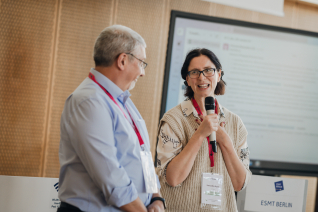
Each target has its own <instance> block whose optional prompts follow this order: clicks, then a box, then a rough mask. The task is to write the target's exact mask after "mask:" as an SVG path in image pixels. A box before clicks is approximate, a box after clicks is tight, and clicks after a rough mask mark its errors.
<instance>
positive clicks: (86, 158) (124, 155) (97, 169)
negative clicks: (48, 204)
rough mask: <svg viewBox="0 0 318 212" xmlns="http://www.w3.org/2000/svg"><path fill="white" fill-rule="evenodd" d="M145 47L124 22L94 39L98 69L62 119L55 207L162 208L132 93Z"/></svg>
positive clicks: (67, 106) (110, 211) (103, 209)
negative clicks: (123, 24)
mask: <svg viewBox="0 0 318 212" xmlns="http://www.w3.org/2000/svg"><path fill="white" fill-rule="evenodd" d="M145 48H146V43H145V41H144V39H143V38H142V37H141V36H140V35H139V34H138V33H137V32H135V31H133V30H131V29H129V28H127V27H124V26H120V25H114V26H110V27H107V28H105V29H104V30H103V31H102V32H101V34H100V35H99V37H98V38H97V40H96V42H95V47H94V60H95V68H94V69H91V71H90V73H89V76H88V77H87V78H86V79H85V80H84V81H83V82H82V83H81V84H80V85H79V86H78V87H77V88H76V90H75V91H74V92H73V93H72V94H71V95H70V96H69V97H68V98H67V100H66V102H65V106H64V110H63V113H62V117H61V141H60V150H59V158H60V165H61V170H60V179H59V198H60V200H61V206H60V208H59V209H58V212H65V211H90V212H91V211H94V212H95V211H96V212H106V211H107V212H113V211H136V212H142V211H145V212H146V211H149V212H152V211H153V212H159V211H164V207H165V206H164V199H163V198H161V197H160V195H159V192H158V188H160V184H159V181H158V178H157V176H155V175H154V174H153V175H152V172H151V173H150V172H149V170H153V163H152V162H150V164H151V166H148V167H143V163H144V162H145V160H146V159H145V158H147V157H145V155H147V153H149V152H150V144H149V136H148V132H147V129H146V125H145V122H144V121H143V119H142V117H141V115H140V114H139V112H138V110H137V108H136V107H135V105H134V104H133V102H132V101H131V99H130V98H129V96H130V93H129V91H128V90H130V89H132V88H133V87H134V85H135V83H136V82H137V79H138V77H142V76H144V75H145V72H144V69H145V68H146V66H147V63H145V62H144V60H145V58H146V52H145ZM148 159H149V154H148ZM144 164H147V163H144ZM148 164H149V161H148ZM148 172H149V173H150V174H147V173H148ZM153 173H154V172H153ZM149 191H155V192H149Z"/></svg>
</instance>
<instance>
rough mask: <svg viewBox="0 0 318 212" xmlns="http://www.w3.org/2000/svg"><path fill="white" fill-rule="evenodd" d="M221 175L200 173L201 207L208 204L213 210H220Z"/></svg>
mask: <svg viewBox="0 0 318 212" xmlns="http://www.w3.org/2000/svg"><path fill="white" fill-rule="evenodd" d="M222 187H223V175H219V174H212V173H202V179H201V208H203V207H206V206H208V205H210V206H211V208H212V209H214V210H222V193H223V192H222V191H223V190H222Z"/></svg>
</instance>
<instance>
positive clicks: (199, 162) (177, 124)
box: [156, 100, 251, 212]
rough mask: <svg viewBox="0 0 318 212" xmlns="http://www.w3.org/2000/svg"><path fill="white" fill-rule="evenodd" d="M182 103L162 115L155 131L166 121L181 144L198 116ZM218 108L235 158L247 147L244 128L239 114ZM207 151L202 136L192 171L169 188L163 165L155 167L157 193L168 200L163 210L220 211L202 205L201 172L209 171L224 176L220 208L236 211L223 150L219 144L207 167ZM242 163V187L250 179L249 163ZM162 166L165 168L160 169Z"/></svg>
mask: <svg viewBox="0 0 318 212" xmlns="http://www.w3.org/2000/svg"><path fill="white" fill-rule="evenodd" d="M188 101H190V100H188ZM181 104H182V103H181ZM181 104H179V105H178V106H176V107H174V108H172V109H171V110H169V111H168V112H167V113H166V114H165V115H164V116H163V118H162V119H161V121H160V124H159V131H158V133H160V127H161V126H162V125H163V124H164V123H167V124H168V125H169V126H170V128H171V129H172V130H173V132H174V133H175V134H176V136H177V137H178V139H179V141H180V142H181V143H182V145H183V147H184V146H185V145H187V143H188V141H189V140H190V138H191V137H192V135H193V133H194V132H195V129H196V128H198V124H197V123H196V122H195V119H198V115H197V113H196V111H195V110H194V108H191V109H192V110H193V113H191V114H189V113H188V112H189V111H184V108H182V106H181ZM182 109H183V110H182ZM218 111H219V117H220V118H219V122H220V123H221V122H225V124H226V125H225V130H226V132H227V133H228V135H229V136H230V138H231V140H232V143H233V146H234V149H235V150H236V152H237V155H238V157H240V154H241V147H242V146H243V145H244V144H245V145H244V146H246V137H247V130H246V128H245V126H244V124H243V122H242V120H241V119H240V117H238V116H237V115H235V114H234V113H232V112H230V111H229V110H227V109H225V108H223V107H221V106H220V109H219V110H218ZM208 151H209V150H208V142H207V140H206V139H205V141H204V142H203V144H202V146H201V148H200V150H199V152H198V154H197V156H196V159H195V161H194V164H193V167H192V170H191V171H190V173H189V175H188V177H187V178H186V179H185V180H184V181H183V182H182V183H181V185H180V186H176V187H171V186H170V185H168V183H167V182H166V179H165V170H166V167H160V166H159V167H157V169H156V171H157V174H158V175H159V178H160V183H161V189H160V192H161V194H162V196H163V197H164V198H165V199H166V203H167V209H166V212H187V211H188V212H196V211H218V212H220V210H213V209H211V206H210V205H206V206H204V207H202V208H201V175H202V173H205V172H211V171H212V173H218V174H222V175H223V194H222V211H224V212H236V211H237V206H236V201H235V193H234V188H233V185H232V182H231V178H230V176H229V174H228V171H227V169H226V166H225V162H224V160H223V156H222V150H221V148H219V146H218V152H217V153H215V154H214V167H213V168H211V167H210V160H209V156H208V154H209V152H208ZM158 156H159V155H158ZM244 166H245V168H246V179H245V183H244V186H243V188H242V189H244V188H245V187H246V185H247V183H248V182H249V180H250V178H251V172H250V170H249V167H248V165H247V164H246V163H245V164H244ZM162 169H164V171H160V170H162Z"/></svg>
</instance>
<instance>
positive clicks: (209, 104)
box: [205, 96, 215, 110]
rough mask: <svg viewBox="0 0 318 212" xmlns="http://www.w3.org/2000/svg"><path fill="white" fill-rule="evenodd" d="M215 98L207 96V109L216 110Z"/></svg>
mask: <svg viewBox="0 0 318 212" xmlns="http://www.w3.org/2000/svg"><path fill="white" fill-rule="evenodd" d="M214 109H215V104H214V98H213V97H212V96H208V97H205V110H214Z"/></svg>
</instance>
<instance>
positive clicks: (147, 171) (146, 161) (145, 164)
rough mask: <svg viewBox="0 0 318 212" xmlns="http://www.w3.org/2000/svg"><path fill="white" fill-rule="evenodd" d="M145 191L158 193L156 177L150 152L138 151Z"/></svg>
mask: <svg viewBox="0 0 318 212" xmlns="http://www.w3.org/2000/svg"><path fill="white" fill-rule="evenodd" d="M140 156H141V162H142V170H143V172H144V179H145V183H146V192H147V193H158V185H157V178H156V173H155V168H154V163H153V160H152V155H151V152H148V151H140Z"/></svg>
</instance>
